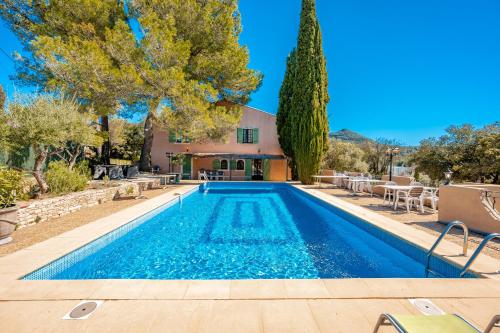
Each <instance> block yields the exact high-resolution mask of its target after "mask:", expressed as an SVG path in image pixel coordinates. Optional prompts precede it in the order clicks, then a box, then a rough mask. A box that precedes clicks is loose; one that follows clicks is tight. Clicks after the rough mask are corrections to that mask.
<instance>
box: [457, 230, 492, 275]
mask: <svg viewBox="0 0 500 333" xmlns="http://www.w3.org/2000/svg"><path fill="white" fill-rule="evenodd" d="M494 238H500V234H498V233H494V234H489V235H488V236H486V237H485V238H484V239H483V241H482V242H481V244H479V246H478V248H477V249H476V251H474V253H473V254H472V256H471V257H470V259H469V261H467V263H466V264H465V266H464V268H463V269H462V271H461V272H460V277H463V276H464V275H465V273H467V271H468V270H469V267H470V266H471V265H472V264H473V263H474V261H475V260H476V258H477V256H478V255H479V253H480V252H481V251H482V250H483V248H484V247H485V246H486V244H488V242H489V241H490V240H492V239H494Z"/></svg>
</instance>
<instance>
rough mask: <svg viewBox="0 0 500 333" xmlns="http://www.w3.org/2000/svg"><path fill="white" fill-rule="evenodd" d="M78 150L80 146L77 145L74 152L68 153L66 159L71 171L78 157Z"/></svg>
mask: <svg viewBox="0 0 500 333" xmlns="http://www.w3.org/2000/svg"><path fill="white" fill-rule="evenodd" d="M80 148H81V145H79V144H77V145H76V147H75V149H74V151H68V155H69V159H68V168H69V169H70V170H73V168H74V167H75V164H76V160H77V158H78V156H80Z"/></svg>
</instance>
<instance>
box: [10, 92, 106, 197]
mask: <svg viewBox="0 0 500 333" xmlns="http://www.w3.org/2000/svg"><path fill="white" fill-rule="evenodd" d="M4 117H5V118H6V120H7V123H8V126H9V127H10V131H9V133H8V141H9V144H10V149H16V148H19V147H27V146H30V147H32V148H33V151H34V153H35V163H34V166H33V176H34V177H35V179H36V181H37V183H38V185H39V187H40V191H41V192H42V193H45V192H47V190H48V185H47V183H46V182H45V180H44V177H43V172H42V169H43V166H44V164H45V162H46V160H47V158H49V157H51V156H55V155H60V156H62V154H63V153H65V152H66V153H69V154H70V161H69V162H70V164H71V163H74V160H76V157H75V156H74V155H75V154H78V151H74V150H73V151H70V150H69V148H68V147H70V146H73V147H75V146H76V147H81V146H98V145H100V144H101V143H102V138H101V137H100V136H99V135H98V133H97V130H96V129H95V127H94V125H93V122H94V117H93V115H92V113H90V112H81V110H80V108H79V105H78V104H77V103H76V102H75V100H73V99H67V98H64V97H56V96H53V95H45V94H33V95H17V96H15V98H14V100H13V101H12V102H11V103H9V106H8V108H7V111H6V113H5V114H4Z"/></svg>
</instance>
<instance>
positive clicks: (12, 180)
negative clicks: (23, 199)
mask: <svg viewBox="0 0 500 333" xmlns="http://www.w3.org/2000/svg"><path fill="white" fill-rule="evenodd" d="M23 188H24V179H23V174H22V173H21V172H19V171H16V170H13V169H0V209H2V208H8V207H11V206H14V205H15V203H16V199H17V197H19V196H21V195H22V194H23Z"/></svg>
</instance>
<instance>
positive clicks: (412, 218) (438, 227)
mask: <svg viewBox="0 0 500 333" xmlns="http://www.w3.org/2000/svg"><path fill="white" fill-rule="evenodd" d="M310 188H312V189H318V187H317V186H311V187H310ZM321 192H323V193H326V194H328V195H331V196H334V197H336V198H339V199H342V200H344V201H347V202H350V203H353V204H355V205H357V206H360V207H363V208H366V209H368V210H371V211H373V212H375V213H378V214H381V215H383V216H386V217H389V218H391V219H393V220H395V221H397V222H400V223H404V224H406V225H409V226H411V227H413V228H415V229H419V230H422V231H425V232H427V233H429V234H431V235H433V236H434V237H436V238H437V237H438V236H439V235H440V234H441V232H443V230H444V228H445V227H446V224H444V223H439V222H438V214H437V213H435V214H433V213H432V209H430V208H429V207H426V208H425V211H424V213H421V212H420V211H417V210H416V209H412V210H411V211H410V212H409V213H407V212H406V209H405V208H404V207H403V204H401V205H400V208H399V209H398V210H396V211H394V210H393V209H392V207H389V206H388V205H387V204H386V205H382V198H381V197H379V196H377V195H374V196H373V197H371V196H370V194H368V193H359V194H357V195H353V194H352V192H351V191H349V190H346V189H342V188H337V187H334V186H328V185H325V184H324V185H323V187H322V188H321ZM483 238H484V235H481V234H478V233H475V232H470V233H469V249H470V250H471V251H473V250H474V249H476V248H477V247H478V245H479V243H481V241H482V240H483ZM446 239H447V240H449V241H451V242H453V243H455V244H458V245H460V244H461V243H462V241H463V233H462V230H461V229H452V230H450V233H449V235H448V236H447V237H446ZM482 253H485V254H487V255H489V256H491V257H494V258H498V259H500V240H493V241H491V242H490V243H488V245H487V247H486V248H484V250H483V252H482Z"/></svg>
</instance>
